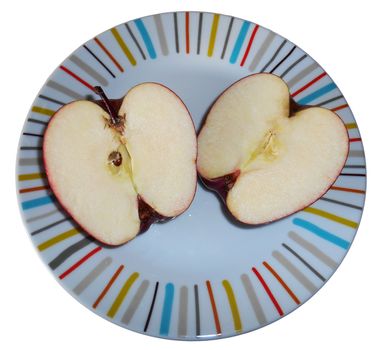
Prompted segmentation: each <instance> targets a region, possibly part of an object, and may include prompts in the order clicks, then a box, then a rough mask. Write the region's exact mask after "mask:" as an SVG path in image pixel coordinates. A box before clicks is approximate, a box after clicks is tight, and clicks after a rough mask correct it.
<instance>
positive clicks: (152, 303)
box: [143, 282, 159, 332]
mask: <svg viewBox="0 0 379 350" xmlns="http://www.w3.org/2000/svg"><path fill="white" fill-rule="evenodd" d="M158 286H159V282H157V283H155V289H154V295H153V300H152V301H151V305H150V309H149V314H148V315H147V319H146V323H145V327H144V329H143V331H144V332H146V331H147V328H148V327H149V323H150V318H151V315H152V313H153V309H154V304H155V299H156V298H157V292H158Z"/></svg>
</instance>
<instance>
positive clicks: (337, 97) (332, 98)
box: [315, 95, 343, 106]
mask: <svg viewBox="0 0 379 350" xmlns="http://www.w3.org/2000/svg"><path fill="white" fill-rule="evenodd" d="M341 98H343V96H342V95H338V96H334V97H331V98H328V99H327V100H325V101H322V102H320V103H317V104H315V106H323V105H326V104H328V103H330V102H334V101H337V100H339V99H341Z"/></svg>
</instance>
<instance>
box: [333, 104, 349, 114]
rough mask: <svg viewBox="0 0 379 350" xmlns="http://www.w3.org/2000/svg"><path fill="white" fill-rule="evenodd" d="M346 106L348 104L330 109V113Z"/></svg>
mask: <svg viewBox="0 0 379 350" xmlns="http://www.w3.org/2000/svg"><path fill="white" fill-rule="evenodd" d="M348 106H349V105H348V104H344V105H341V106H338V107H334V108H332V109H331V111H333V112H336V111H339V110H340V109H344V108H346V107H348Z"/></svg>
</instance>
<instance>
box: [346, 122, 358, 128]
mask: <svg viewBox="0 0 379 350" xmlns="http://www.w3.org/2000/svg"><path fill="white" fill-rule="evenodd" d="M345 125H346V128H348V129H356V128H357V127H358V126H357V124H356V123H347V124H345Z"/></svg>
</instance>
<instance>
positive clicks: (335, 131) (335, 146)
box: [198, 73, 349, 224]
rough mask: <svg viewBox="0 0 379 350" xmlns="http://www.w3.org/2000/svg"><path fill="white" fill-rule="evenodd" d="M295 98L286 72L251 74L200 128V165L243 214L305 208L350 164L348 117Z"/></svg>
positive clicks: (277, 214)
mask: <svg viewBox="0 0 379 350" xmlns="http://www.w3.org/2000/svg"><path fill="white" fill-rule="evenodd" d="M290 105H291V101H290V95H289V91H288V88H287V86H286V84H285V83H284V82H283V81H282V80H281V79H280V78H278V77H276V76H274V75H271V74H265V73H264V74H256V75H252V76H249V77H247V78H244V79H242V80H241V81H239V82H237V83H235V84H234V85H232V86H231V87H230V88H229V89H227V90H226V91H225V92H224V93H223V94H222V95H221V96H220V97H219V99H218V100H217V101H216V102H215V104H214V106H213V107H212V109H211V110H210V112H209V114H208V116H207V119H206V122H205V124H204V126H203V128H202V130H201V132H200V135H199V138H198V145H199V155H198V171H199V173H200V175H201V176H202V177H203V179H204V180H205V184H206V185H207V186H208V187H210V188H212V189H214V190H216V191H218V192H219V193H220V194H221V195H222V197H223V199H224V200H225V202H226V205H227V207H228V209H229V211H230V212H231V214H232V215H233V216H234V217H235V218H237V219H238V220H239V221H241V222H244V223H248V224H262V223H266V222H270V221H273V220H277V219H280V218H282V217H285V216H287V215H290V214H292V213H294V212H296V211H299V210H301V209H303V208H304V207H306V206H308V205H310V204H311V203H313V202H314V201H315V200H317V199H318V198H319V197H321V196H322V195H323V194H324V193H325V192H326V191H327V190H328V188H329V187H330V186H331V185H332V184H333V183H334V181H335V180H336V178H337V177H338V175H339V173H340V172H341V170H342V167H343V166H344V164H345V161H346V157H347V154H348V149H349V140H348V135H347V131H346V128H345V125H344V124H343V122H342V120H341V119H340V118H339V117H338V116H337V115H336V114H335V113H333V112H331V111H329V110H327V109H324V108H320V107H306V108H304V107H303V108H299V110H298V111H296V112H295V113H294V114H293V115H290V113H291V111H290ZM227 157H230V159H227V160H225V159H224V158H227ZM231 176H232V178H233V181H232V182H230V178H231ZM226 182H228V183H227V185H225V184H226ZM220 189H222V191H220Z"/></svg>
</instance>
